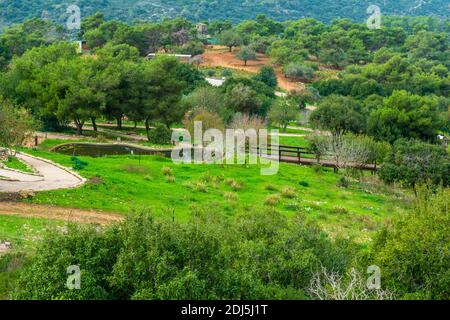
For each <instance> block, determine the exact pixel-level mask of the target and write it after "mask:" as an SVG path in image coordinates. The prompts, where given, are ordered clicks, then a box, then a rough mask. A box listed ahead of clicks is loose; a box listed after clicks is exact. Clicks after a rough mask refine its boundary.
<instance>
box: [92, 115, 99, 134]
mask: <svg viewBox="0 0 450 320" xmlns="http://www.w3.org/2000/svg"><path fill="white" fill-rule="evenodd" d="M91 121H92V128H94V131H95V132H97V131H98V128H97V122H96V121H95V118H94V117H92V118H91Z"/></svg>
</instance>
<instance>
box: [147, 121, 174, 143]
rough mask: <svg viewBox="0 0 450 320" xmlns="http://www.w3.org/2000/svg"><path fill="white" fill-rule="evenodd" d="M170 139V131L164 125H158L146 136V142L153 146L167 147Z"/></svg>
mask: <svg viewBox="0 0 450 320" xmlns="http://www.w3.org/2000/svg"><path fill="white" fill-rule="evenodd" d="M171 139H172V130H170V129H169V128H167V126H166V125H164V124H161V123H160V124H158V125H156V127H155V128H154V129H153V130H150V132H149V134H148V140H149V141H150V142H151V143H154V144H162V145H168V144H170V142H171Z"/></svg>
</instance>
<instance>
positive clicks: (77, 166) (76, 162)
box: [70, 157, 88, 170]
mask: <svg viewBox="0 0 450 320" xmlns="http://www.w3.org/2000/svg"><path fill="white" fill-rule="evenodd" d="M70 160H71V161H72V162H73V166H72V168H73V169H74V170H83V169H84V168H85V167H86V166H87V165H88V163H87V162H84V161H82V160H80V159H78V158H77V157H72V158H70Z"/></svg>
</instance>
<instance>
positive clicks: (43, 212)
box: [0, 202, 124, 225]
mask: <svg viewBox="0 0 450 320" xmlns="http://www.w3.org/2000/svg"><path fill="white" fill-rule="evenodd" d="M1 215H4V216H19V217H25V218H41V219H42V218H43V219H50V220H60V221H69V222H78V223H94V224H99V225H110V224H112V223H114V222H118V221H122V220H123V219H124V217H123V216H121V215H119V214H114V213H104V212H99V211H93V210H80V209H72V208H61V207H54V206H48V205H38V204H28V203H21V202H0V216H1Z"/></svg>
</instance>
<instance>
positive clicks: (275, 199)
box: [264, 194, 281, 207]
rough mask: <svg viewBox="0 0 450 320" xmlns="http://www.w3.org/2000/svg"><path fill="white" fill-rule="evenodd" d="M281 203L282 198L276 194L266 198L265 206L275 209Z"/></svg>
mask: <svg viewBox="0 0 450 320" xmlns="http://www.w3.org/2000/svg"><path fill="white" fill-rule="evenodd" d="M280 201H281V198H280V196H279V195H277V194H274V195H270V196H268V197H267V198H266V200H265V201H264V204H265V205H266V206H270V207H275V206H277V205H278V204H279V203H280Z"/></svg>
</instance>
